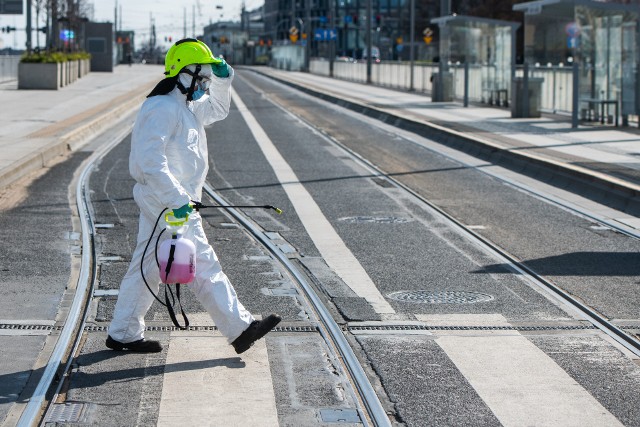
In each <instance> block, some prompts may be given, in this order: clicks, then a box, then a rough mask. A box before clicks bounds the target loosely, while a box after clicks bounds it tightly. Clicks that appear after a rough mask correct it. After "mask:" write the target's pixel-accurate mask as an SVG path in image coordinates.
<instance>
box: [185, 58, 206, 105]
mask: <svg viewBox="0 0 640 427" xmlns="http://www.w3.org/2000/svg"><path fill="white" fill-rule="evenodd" d="M201 69H202V66H201V65H200V64H196V72H195V73H193V72H191V70H189V69H187V68H184V70H185V72H186V73H187V74H189V75H190V76H191V77H192V78H191V86H189V91H188V92H187V101H193V92H194V91H195V89H196V81H197V80H198V74H199V73H200V70H201Z"/></svg>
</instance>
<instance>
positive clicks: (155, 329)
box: [84, 325, 318, 332]
mask: <svg viewBox="0 0 640 427" xmlns="http://www.w3.org/2000/svg"><path fill="white" fill-rule="evenodd" d="M107 328H108V327H107V326H96V325H90V326H85V327H84V330H85V332H107ZM178 330H179V329H178V328H176V327H175V326H147V327H146V328H145V331H151V332H172V331H178ZM187 330H188V331H217V330H218V328H216V327H215V326H189V327H188V328H187ZM272 331H273V332H318V327H317V326H278V327H276V328H273V329H272Z"/></svg>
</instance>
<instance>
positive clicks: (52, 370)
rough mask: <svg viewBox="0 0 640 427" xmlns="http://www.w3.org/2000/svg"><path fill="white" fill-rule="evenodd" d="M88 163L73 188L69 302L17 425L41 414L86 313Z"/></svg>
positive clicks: (89, 259) (27, 423)
mask: <svg viewBox="0 0 640 427" xmlns="http://www.w3.org/2000/svg"><path fill="white" fill-rule="evenodd" d="M91 166H92V164H90V165H89V166H88V167H87V168H86V169H85V170H84V171H83V172H82V174H81V177H80V180H79V185H78V186H77V188H76V202H77V208H78V216H79V218H80V223H81V227H82V260H81V266H80V275H79V277H78V285H77V287H76V291H75V295H74V297H73V303H72V304H71V308H70V310H69V314H68V316H67V319H66V321H65V324H64V327H63V328H62V332H61V333H60V336H59V337H58V340H57V342H56V345H55V348H54V350H53V352H52V353H51V356H50V357H49V361H48V363H47V366H46V367H45V369H44V372H43V374H42V377H41V378H40V381H39V383H38V385H37V387H36V389H35V391H34V392H33V395H32V396H31V397H30V398H29V403H28V404H27V406H26V408H25V410H24V412H23V413H22V416H21V417H20V420H19V421H18V424H17V425H18V427H30V426H33V425H35V424H36V423H37V422H38V421H39V420H40V419H41V418H42V416H41V415H42V410H43V407H44V406H45V405H46V404H47V399H46V394H47V392H48V391H49V390H50V389H51V386H52V384H53V382H54V381H55V379H56V375H57V374H58V371H59V369H60V365H61V364H62V363H63V361H64V359H65V358H68V359H69V360H70V359H71V358H72V355H73V350H72V347H73V348H75V347H76V342H77V341H78V337H80V336H81V335H82V330H83V327H82V324H83V323H84V314H85V313H86V308H87V306H88V302H90V301H91V298H90V294H89V292H90V290H91V289H92V283H93V281H92V278H93V277H92V276H93V275H92V274H91V271H92V270H94V269H93V268H92V267H93V225H92V223H91V221H90V219H89V217H88V211H87V208H88V206H87V205H86V201H85V200H84V179H85V177H86V175H87V174H88V173H89V171H90V170H91ZM65 370H66V368H65ZM61 377H62V376H60V378H61Z"/></svg>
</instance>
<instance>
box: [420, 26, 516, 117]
mask: <svg viewBox="0 0 640 427" xmlns="http://www.w3.org/2000/svg"><path fill="white" fill-rule="evenodd" d="M431 22H432V23H434V24H438V27H439V29H440V39H441V41H440V63H441V64H442V65H443V66H444V67H446V66H447V64H449V63H452V64H456V63H460V64H465V70H468V73H465V80H466V81H465V98H467V96H468V97H470V98H471V99H474V100H480V101H482V102H488V103H490V104H496V105H504V106H508V103H509V93H510V86H511V80H512V77H513V75H514V72H515V54H516V51H515V49H516V43H515V37H516V30H517V29H518V27H520V23H518V22H510V21H501V20H497V19H487V18H480V17H477V16H465V15H450V16H442V17H439V18H434V19H432V20H431ZM467 67H468V68H467ZM443 71H444V72H443V73H442V75H443V76H444V78H445V80H444V86H445V87H447V86H449V87H450V85H448V84H447V70H443ZM452 84H453V82H452V81H451V85H452ZM445 100H446V99H445Z"/></svg>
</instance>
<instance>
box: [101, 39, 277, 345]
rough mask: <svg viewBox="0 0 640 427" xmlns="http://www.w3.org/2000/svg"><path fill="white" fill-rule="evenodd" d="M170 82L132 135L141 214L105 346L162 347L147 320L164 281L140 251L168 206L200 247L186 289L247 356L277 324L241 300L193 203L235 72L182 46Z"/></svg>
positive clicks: (169, 62)
mask: <svg viewBox="0 0 640 427" xmlns="http://www.w3.org/2000/svg"><path fill="white" fill-rule="evenodd" d="M165 70H166V71H165V76H166V77H165V78H164V79H163V80H162V81H160V82H159V83H158V84H157V85H156V87H155V88H154V89H153V90H152V91H151V93H150V94H149V95H148V96H147V100H146V101H145V102H144V103H143V105H142V108H141V109H140V112H139V113H138V117H137V119H136V123H135V125H134V128H133V133H132V136H131V154H130V158H129V170H130V172H131V175H132V176H133V178H134V179H135V180H136V182H137V183H136V184H135V186H134V188H133V196H134V199H135V201H136V203H137V205H138V206H139V208H140V223H139V230H138V240H137V246H136V248H135V251H134V253H133V256H132V259H131V263H130V265H129V270H128V271H127V273H126V275H125V277H124V279H123V280H122V283H121V285H120V293H119V295H118V301H117V303H116V307H115V310H114V313H113V320H112V321H111V324H110V326H109V336H108V338H107V341H106V345H107V347H109V348H111V349H113V350H130V351H137V352H158V351H161V350H162V346H161V345H160V343H159V342H158V341H151V340H145V338H144V330H145V323H144V316H145V314H146V313H147V311H148V310H149V308H150V307H151V304H152V303H153V300H154V296H153V295H152V294H151V292H150V291H149V289H147V287H146V285H145V284H144V282H143V278H142V276H141V263H142V269H143V270H144V274H145V277H146V278H147V282H148V283H149V285H150V287H151V288H152V290H153V292H154V293H156V294H157V292H158V287H159V283H160V274H159V269H158V266H157V264H156V260H155V256H154V251H152V250H151V251H147V253H146V255H145V257H144V259H142V258H143V253H144V250H145V246H146V244H147V242H148V241H149V239H155V238H156V237H155V236H154V237H152V236H150V234H151V233H152V230H153V228H154V224H155V223H156V220H157V218H158V216H159V214H160V213H161V212H162V211H163V209H165V208H169V209H172V210H173V214H174V216H175V217H177V218H185V217H186V216H187V215H188V214H190V215H189V220H188V225H189V228H188V230H187V232H186V233H185V235H184V237H185V238H187V239H189V240H191V241H192V242H193V243H194V244H195V246H196V276H195V279H194V281H193V282H192V283H191V284H190V285H189V287H190V288H191V290H192V291H193V292H194V293H195V295H196V296H197V298H198V299H199V300H200V302H201V303H202V305H203V306H204V307H205V309H206V310H207V311H208V313H209V315H210V316H211V318H212V319H213V321H214V322H215V324H216V326H217V327H218V330H219V331H220V332H221V333H222V335H224V336H225V337H226V338H227V340H228V342H229V343H230V344H231V345H232V346H233V347H234V349H235V351H236V353H242V352H244V351H246V350H248V349H249V347H250V346H251V345H252V344H253V343H254V342H255V341H257V340H258V339H260V338H262V337H263V336H264V335H265V334H267V333H268V332H269V331H270V330H271V329H272V328H273V327H275V326H276V325H277V324H278V323H279V322H280V316H278V315H277V314H271V315H269V316H267V317H266V318H265V319H263V320H261V321H257V320H255V319H254V317H253V316H252V315H251V314H250V313H249V312H248V311H247V310H246V309H245V308H244V306H243V305H242V304H241V303H240V301H238V298H237V295H236V292H235V290H234V289H233V286H232V285H231V283H230V281H229V279H228V278H227V276H226V275H225V274H224V273H223V272H222V268H221V266H220V263H219V261H218V258H217V256H216V254H215V252H214V251H213V248H212V247H211V246H210V245H209V243H208V241H207V236H206V235H205V233H204V229H203V227H202V219H201V217H200V214H199V213H197V212H193V208H192V206H191V202H192V201H200V200H201V197H202V187H203V185H204V182H205V178H206V176H207V170H208V165H209V159H208V152H207V139H206V135H205V132H204V126H206V125H210V124H212V123H213V122H216V121H219V120H223V119H224V118H226V117H227V115H228V114H229V106H230V103H231V96H230V88H231V81H232V80H233V76H234V71H233V69H232V68H231V67H230V66H229V65H227V63H226V62H225V61H224V60H223V59H220V58H216V57H214V56H213V54H212V53H211V50H210V49H209V47H207V45H205V44H204V43H203V42H201V41H199V40H196V39H184V40H180V41H178V42H176V43H175V45H173V46H172V47H171V48H170V49H169V51H168V52H167V55H166V58H165Z"/></svg>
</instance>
